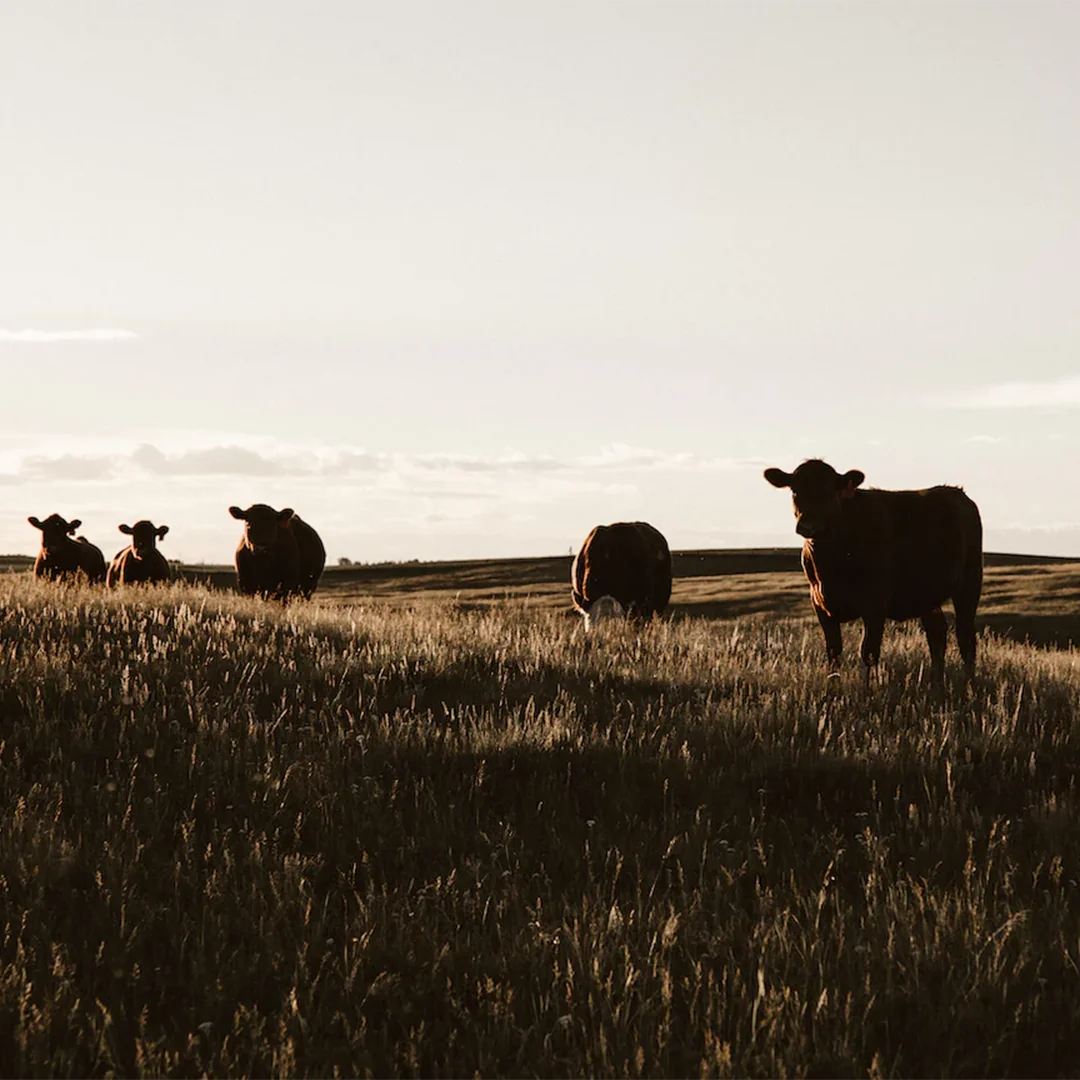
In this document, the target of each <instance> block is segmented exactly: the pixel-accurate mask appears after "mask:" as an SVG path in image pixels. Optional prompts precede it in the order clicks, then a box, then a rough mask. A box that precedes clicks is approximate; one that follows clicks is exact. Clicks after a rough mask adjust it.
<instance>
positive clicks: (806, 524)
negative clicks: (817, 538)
mask: <svg viewBox="0 0 1080 1080" xmlns="http://www.w3.org/2000/svg"><path fill="white" fill-rule="evenodd" d="M795 531H796V532H797V533H798V534H799V535H800V536H805V537H806V539H807V540H809V539H811V538H812V537H813V535H814V525H813V522H810V521H807V520H806V518H799V520H798V522H797V524H796V525H795Z"/></svg>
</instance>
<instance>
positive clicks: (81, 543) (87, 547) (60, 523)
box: [26, 514, 105, 582]
mask: <svg viewBox="0 0 1080 1080" xmlns="http://www.w3.org/2000/svg"><path fill="white" fill-rule="evenodd" d="M26 520H27V521H29V522H30V524H31V525H33V526H34V528H35V529H40V530H41V551H39V552H38V557H37V559H35V560H34V576H35V577H43V578H49V579H51V580H53V581H55V580H57V579H59V578H65V577H75V576H76V575H77V574H85V575H86V577H87V578H88V579H89V580H90V581H92V582H99V581H104V580H105V556H104V555H102V553H101V549H100V548H97V547H94V545H93V544H91V543H90V541H89V540H87V539H86V537H85V536H80V537H79V538H78V539H77V540H73V539H72V538H71V534H72V533H73V532H74V531H75V530H76V529H77V528H78V527H79V526H80V525H81V524H82V522H81V521H80V520H79V519H78V518H75V520H74V521H65V520H64V519H63V518H62V517H61V516H60V515H59V514H50V515H49V516H48V517H47V518H46V519H45V520H44V521H39V520H38V519H37V518H36V517H28V518H27V519H26Z"/></svg>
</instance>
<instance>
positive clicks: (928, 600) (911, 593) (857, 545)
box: [765, 460, 983, 682]
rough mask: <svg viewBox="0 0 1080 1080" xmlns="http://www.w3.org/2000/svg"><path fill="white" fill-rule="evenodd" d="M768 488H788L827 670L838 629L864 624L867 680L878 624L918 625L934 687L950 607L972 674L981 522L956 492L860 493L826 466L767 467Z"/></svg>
mask: <svg viewBox="0 0 1080 1080" xmlns="http://www.w3.org/2000/svg"><path fill="white" fill-rule="evenodd" d="M765 479H766V480H768V481H769V483H770V484H772V485H773V486H774V487H779V488H791V494H792V501H793V503H794V507H795V521H796V525H795V531H796V532H797V533H798V534H799V535H800V536H802V537H804V538H805V539H804V543H803V552H802V565H803V570H804V571H805V573H806V579H807V581H809V583H810V600H811V602H812V603H813V605H814V611H815V613H816V614H817V617H818V621H819V622H820V623H821V629H822V630H823V631H824V633H825V648H826V651H827V653H828V660H829V671H830V673H831V674H836V673H838V671H839V668H840V653H841V650H842V648H843V640H842V635H841V631H840V624H841V623H845V622H851V621H852V620H854V619H862V620H863V639H862V650H861V652H862V660H863V664H865V666H866V678H867V679H869V678H870V670H871V668H873V667H874V666H875V665H876V664H877V662H878V656H879V654H880V652H881V637H882V633H883V631H884V628H885V619H886V618H889V619H897V620H903V619H915V618H917V619H919V620H920V621H921V622H922V627H923V630H924V631H925V632H926V641H927V644H928V645H929V646H930V661H931V665H932V668H933V674H934V678H935V680H936V681H938V682H940V681H942V679H943V678H944V674H945V632H946V625H945V616H944V615H943V614H942V611H941V605H942V604H943V603H944V602H945V601H946V600H952V604H953V610H954V611H955V612H956V642H957V645H958V646H959V647H960V656H961V657H962V658H963V661H964V668H965V671H966V672H967V674H968V676H970V675H971V673H972V671H973V670H974V667H975V609H976V608H977V607H978V605H979V594H980V593H981V592H982V565H983V560H982V520H981V519H980V517H979V508H978V507H977V506H976V505H975V503H974V502H972V501H971V499H969V498H968V497H967V495H965V494H964V492H963V490H962V489H961V488H958V487H945V486H940V487H932V488H927V489H925V490H923V491H880V490H877V489H875V488H871V489H869V490H867V491H860V490H858V488H859V485H860V484H861V483H862V482H863V480H864V479H865V476H864V475H863V473H861V472H859V470H858V469H852V470H851V471H849V472H846V473H844V474H843V475H840V474H839V473H837V471H836V470H835V469H834V468H833V467H832V466H831V465H828V464H826V463H825V462H824V461H817V460H812V461H804V462H803V463H802V464H801V465H800V466H799V467H798V468H797V469H796V470H795V471H794V472H793V473H786V472H784V471H783V470H781V469H766V470H765Z"/></svg>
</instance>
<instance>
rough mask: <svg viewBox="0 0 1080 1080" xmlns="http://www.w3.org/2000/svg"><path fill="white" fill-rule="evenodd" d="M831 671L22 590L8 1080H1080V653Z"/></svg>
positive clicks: (409, 618) (13, 679)
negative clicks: (961, 665)
mask: <svg viewBox="0 0 1080 1080" xmlns="http://www.w3.org/2000/svg"><path fill="white" fill-rule="evenodd" d="M818 639H819V631H818V629H817V627H816V625H810V624H809V623H807V622H803V621H782V620H771V621H770V620H764V619H745V620H740V621H737V622H726V623H710V622H704V621H693V620H689V621H685V622H681V623H677V624H671V623H659V624H656V625H654V626H652V627H649V628H648V629H647V630H646V631H645V632H643V633H641V634H640V635H638V634H635V633H633V632H632V631H631V632H626V631H619V630H615V631H614V632H612V633H609V634H605V635H604V636H602V637H600V638H597V639H591V640H585V639H584V638H583V637H582V635H581V631H580V628H579V627H577V625H576V624H574V623H571V622H569V621H567V620H565V619H563V618H559V617H556V616H552V615H547V614H543V613H537V612H528V611H525V610H522V609H520V608H514V607H509V606H508V607H506V608H503V609H493V610H490V611H487V612H460V611H457V610H455V609H454V608H453V607H452V606H447V605H443V606H426V605H424V604H423V603H422V602H418V603H417V604H416V605H414V606H413V607H412V608H411V609H401V610H391V609H390V608H388V607H386V606H382V607H379V608H372V609H369V610H364V609H362V608H355V609H343V610H332V609H313V608H310V607H308V608H303V607H293V608H290V609H288V610H282V609H281V608H278V607H274V606H272V605H267V604H262V603H260V602H257V601H253V600H247V599H242V598H239V597H235V596H230V595H227V594H221V593H211V592H207V591H202V590H198V589H193V588H190V587H174V588H171V589H164V590H156V591H155V590H150V591H140V590H122V591H120V592H118V593H115V594H105V593H102V592H100V591H96V590H90V589H79V588H57V587H55V586H52V587H47V586H43V585H41V584H39V583H37V582H35V581H33V580H32V579H29V578H28V577H26V576H22V575H18V576H16V575H13V576H11V577H8V578H5V579H0V647H2V654H0V813H2V814H3V828H2V829H0V912H2V913H3V919H2V937H0V1072H3V1073H5V1074H16V1073H17V1074H23V1075H107V1074H109V1073H118V1074H123V1075H136V1074H138V1075H146V1074H149V1075H156V1076H166V1075H199V1074H201V1073H203V1072H207V1073H209V1074H212V1075H235V1074H260V1075H330V1074H333V1073H335V1072H340V1073H341V1074H343V1075H363V1074H376V1075H397V1074H409V1075H425V1076H447V1075H455V1076H461V1075H473V1074H479V1075H513V1076H517V1075H544V1076H548V1075H550V1076H578V1075H586V1074H588V1075H604V1076H607V1075H624V1074H625V1075H640V1074H648V1075H679V1076H682V1075H697V1074H699V1073H700V1074H703V1075H747V1074H750V1075H781V1074H793V1075H836V1076H842V1075H866V1074H871V1075H927V1074H932V1075H949V1076H966V1075H986V1074H995V1075H1007V1074H1008V1075H1053V1074H1064V1073H1073V1072H1075V1071H1076V1068H1077V1064H1078V1063H1080V896H1078V885H1077V879H1078V875H1080V870H1078V867H1080V831H1078V829H1077V799H1078V793H1077V789H1076V777H1077V771H1078V768H1080V728H1078V725H1077V716H1078V702H1080V666H1078V662H1077V656H1076V654H1075V653H1062V652H1058V653H1051V652H1036V651H1034V650H1031V649H1028V648H1025V647H1022V646H1018V645H1010V644H1007V643H1003V642H999V641H996V640H994V639H988V640H986V641H984V643H983V651H982V658H981V661H980V673H979V678H978V680H977V683H976V684H975V685H974V686H973V687H972V688H970V689H969V690H968V689H965V688H963V687H962V686H961V685H959V684H953V685H951V686H950V687H949V688H948V689H947V691H946V693H945V695H944V696H936V695H935V693H934V691H933V690H932V688H931V687H930V686H929V679H928V677H926V674H925V673H924V671H923V664H924V662H925V661H926V659H927V658H926V655H925V646H924V644H923V643H922V641H921V640H920V635H918V634H917V633H915V632H910V633H908V632H905V631H903V630H899V629H895V628H893V629H890V631H889V633H888V634H887V635H886V645H885V654H884V657H883V665H882V666H883V675H882V677H881V678H880V679H879V680H878V681H877V683H876V684H875V685H874V686H873V687H872V688H871V690H870V692H869V693H866V692H864V691H863V690H862V688H861V679H860V676H859V674H858V672H857V670H856V667H855V663H856V662H855V661H854V660H852V661H851V663H852V667H851V669H850V670H849V671H848V672H847V673H846V675H845V678H844V679H843V680H842V681H841V685H840V687H839V688H836V687H835V686H834V687H832V688H830V686H829V685H828V684H827V681H826V679H825V677H824V674H823V671H822V667H823V665H822V662H821V645H820V642H819V640H818ZM950 662H951V664H952V665H954V666H955V664H956V660H955V656H954V655H951V656H950ZM830 689H831V692H830Z"/></svg>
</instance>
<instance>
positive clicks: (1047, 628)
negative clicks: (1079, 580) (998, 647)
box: [975, 614, 1080, 649]
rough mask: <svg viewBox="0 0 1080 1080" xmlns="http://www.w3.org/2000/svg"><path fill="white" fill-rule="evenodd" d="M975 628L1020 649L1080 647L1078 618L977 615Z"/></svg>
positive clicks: (1078, 615)
mask: <svg viewBox="0 0 1080 1080" xmlns="http://www.w3.org/2000/svg"><path fill="white" fill-rule="evenodd" d="M975 624H976V626H977V627H978V628H979V629H980V630H984V629H985V630H989V631H991V632H992V633H994V634H996V635H997V636H998V637H1001V638H1007V639H1008V640H1010V641H1015V642H1016V643H1017V644H1020V645H1035V646H1037V647H1039V648H1053V649H1068V648H1072V647H1074V646H1076V645H1077V644H1078V643H1080V614H1077V615H1013V614H1004V615H996V614H995V615H980V616H978V617H977V618H976V620H975Z"/></svg>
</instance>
